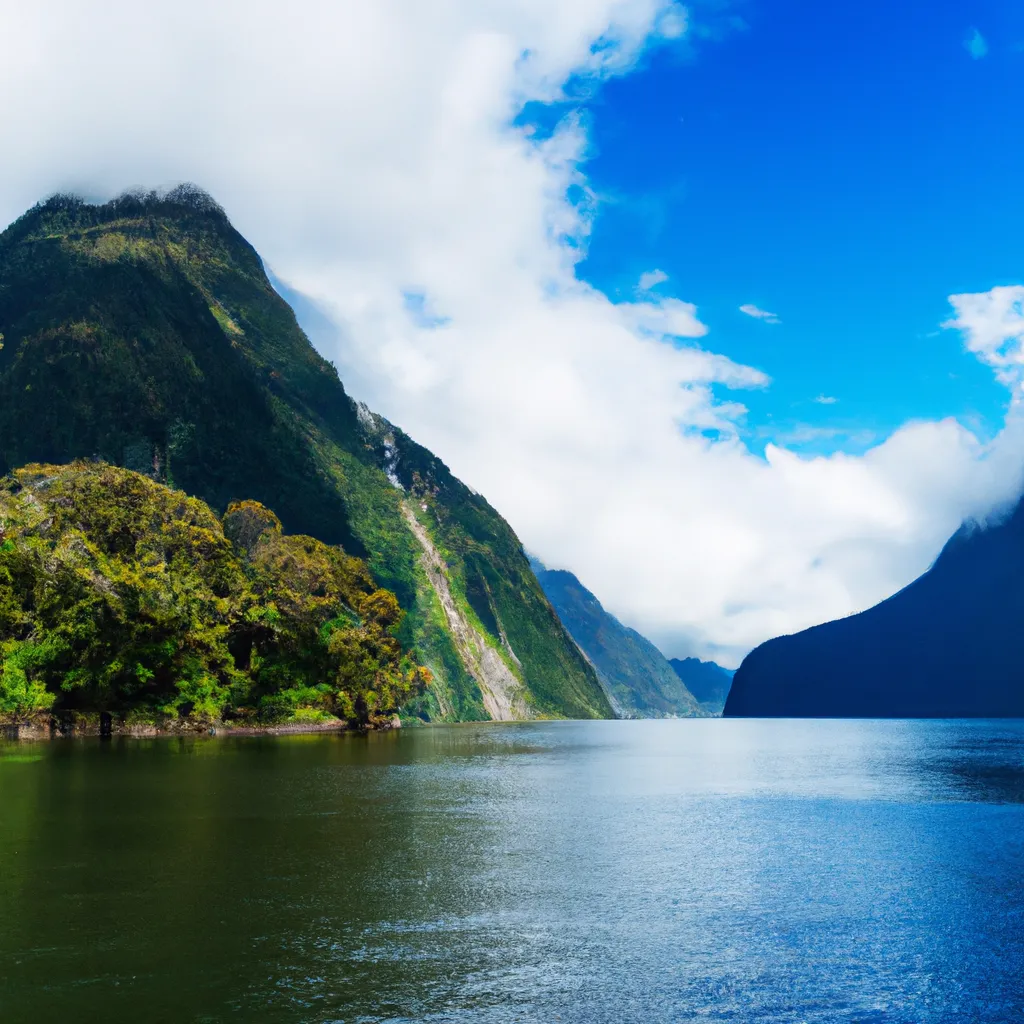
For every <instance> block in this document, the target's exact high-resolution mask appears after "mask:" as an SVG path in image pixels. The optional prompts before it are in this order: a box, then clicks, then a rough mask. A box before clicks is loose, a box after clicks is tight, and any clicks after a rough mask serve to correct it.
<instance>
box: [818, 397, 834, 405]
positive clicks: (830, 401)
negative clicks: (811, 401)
mask: <svg viewBox="0 0 1024 1024" xmlns="http://www.w3.org/2000/svg"><path fill="white" fill-rule="evenodd" d="M815 401H816V402H817V403H818V405H835V404H836V402H838V401H839V399H838V398H833V397H832V396H831V395H818V397H817V398H816V399H815Z"/></svg>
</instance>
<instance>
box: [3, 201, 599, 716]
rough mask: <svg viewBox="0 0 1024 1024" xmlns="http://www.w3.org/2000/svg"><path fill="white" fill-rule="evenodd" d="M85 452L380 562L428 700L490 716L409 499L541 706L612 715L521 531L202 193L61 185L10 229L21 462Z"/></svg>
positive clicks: (11, 454) (9, 441)
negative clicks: (442, 600)
mask: <svg viewBox="0 0 1024 1024" xmlns="http://www.w3.org/2000/svg"><path fill="white" fill-rule="evenodd" d="M82 458H86V459H92V458H100V459H103V460H104V461H106V462H109V463H112V464H116V465H121V466H126V467H128V468H130V469H135V470H138V471H141V472H144V473H146V474H149V475H151V476H152V477H153V478H154V479H157V480H160V481H163V482H166V483H168V484H169V485H171V486H173V487H177V488H181V489H182V490H184V491H186V492H187V493H189V494H193V495H197V496H198V497H200V498H202V499H203V500H204V501H206V502H207V503H208V504H209V505H210V506H211V507H212V508H213V509H216V510H217V511H218V512H219V511H222V510H224V509H225V508H226V507H227V506H228V505H229V504H230V503H232V502H237V501H239V500H241V499H245V498H251V499H255V500H257V501H259V502H261V503H262V504H263V505H265V506H267V507H268V508H272V509H274V511H275V512H276V513H277V514H278V515H280V517H281V520H282V522H283V524H284V529H285V532H287V533H302V534H308V535H310V536H312V537H316V538H318V539H319V540H321V541H323V542H325V543H328V544H340V545H342V546H343V547H344V549H345V550H346V551H348V552H349V553H350V554H352V555H356V556H359V557H363V558H365V559H366V561H367V563H368V565H369V569H370V572H371V573H372V574H373V577H374V579H376V580H377V581H379V583H380V585H381V586H383V587H386V588H387V589H389V590H391V591H393V592H394V594H395V595H396V597H397V599H398V602H399V604H400V605H401V607H402V609H404V610H405V611H406V613H407V614H406V617H405V619H404V620H403V622H402V625H401V626H400V628H399V638H400V640H401V642H402V643H403V645H404V646H405V647H406V648H410V649H415V650H416V652H417V655H418V657H419V659H420V660H421V661H422V662H423V663H424V664H426V665H428V666H429V667H430V668H431V670H432V671H433V672H434V682H433V683H432V685H431V687H430V688H429V691H428V692H427V693H426V694H425V695H424V696H423V697H421V698H420V699H418V700H416V701H415V702H414V703H413V704H412V705H411V706H410V708H409V710H410V711H411V712H413V713H415V714H417V715H420V716H422V717H426V718H438V717H447V718H456V719H462V720H465V719H473V718H483V717H486V714H485V712H484V709H483V704H482V700H481V693H480V690H479V688H478V686H477V683H476V681H475V680H474V679H473V678H472V676H471V675H470V674H469V672H468V671H467V668H466V665H465V664H464V663H463V661H462V660H461V659H460V656H459V654H458V652H457V650H456V647H455V645H454V643H453V640H452V636H451V632H450V630H449V628H448V626H447V623H446V621H445V618H444V615H443V613H442V611H441V608H440V606H439V604H438V602H437V598H436V595H435V594H434V593H433V591H432V589H431V587H430V585H429V583H428V581H427V579H426V577H425V575H424V573H423V571H422V568H421V567H420V565H419V556H420V547H419V545H418V543H417V541H416V540H415V538H414V537H413V536H412V534H411V533H410V531H409V528H408V526H407V524H406V522H405V519H404V514H405V510H404V509H403V503H404V504H405V506H406V509H408V508H412V509H413V510H414V511H415V513H416V515H417V516H421V517H422V518H421V521H422V522H423V523H424V526H425V528H427V529H428V530H429V531H430V533H431V535H432V537H433V538H434V541H435V543H436V545H437V547H438V549H439V550H440V551H441V552H442V553H443V555H444V557H445V558H446V560H447V562H448V568H449V572H450V578H451V586H452V592H453V594H455V595H456V597H457V598H458V599H459V600H460V602H462V604H463V605H464V606H465V608H466V609H467V614H469V615H470V616H471V618H472V619H473V620H474V621H475V622H478V623H479V626H480V629H481V630H482V631H483V633H484V634H485V635H486V636H488V637H489V642H491V643H493V645H494V646H495V648H496V649H499V650H500V651H501V652H502V656H503V657H504V656H506V654H507V657H508V661H509V664H510V666H511V667H512V670H513V671H514V672H515V673H516V674H518V675H520V676H521V677H522V679H523V681H524V683H525V696H526V699H527V700H528V701H529V702H530V704H531V706H532V711H533V712H534V713H536V714H539V715H566V716H570V717H595V716H608V715H610V714H611V709H610V706H609V704H608V702H607V700H606V698H605V696H604V693H603V691H602V690H601V687H600V684H599V682H598V680H597V677H596V676H595V674H594V672H593V670H592V669H591V667H590V666H589V665H588V664H587V662H586V660H585V659H584V658H583V657H582V656H581V655H580V653H579V651H578V650H577V649H576V647H575V645H574V644H573V643H572V641H571V639H570V638H569V636H568V635H567V634H566V632H565V630H564V629H563V628H562V626H561V624H560V623H559V621H558V618H557V616H556V615H555V614H554V612H553V611H552V609H551V606H550V604H549V603H548V601H547V600H546V598H545V597H544V595H543V593H542V592H541V590H540V588H539V586H538V584H537V582H536V580H535V579H534V577H533V574H532V572H531V571H530V567H529V564H528V562H527V559H526V557H525V555H524V554H523V551H522V547H521V545H520V543H519V540H518V538H517V537H516V535H515V533H514V532H513V531H512V529H511V528H510V527H509V525H508V524H507V523H506V522H505V521H504V520H503V519H502V518H501V516H499V515H498V513H497V512H496V511H495V510H494V509H493V508H491V506H490V505H489V504H488V503H487V502H486V501H485V500H484V499H483V498H482V497H480V496H479V495H477V494H474V493H473V492H472V491H470V490H469V489H468V488H467V487H465V486H464V485H463V484H462V483H461V482H460V481H458V480H457V479H456V478H455V477H454V476H452V475H451V473H450V472H449V471H448V469H447V467H445V466H444V464H443V463H442V462H441V461H440V460H438V459H437V458H435V457H434V456H433V455H432V454H431V453H430V452H428V451H426V450H425V449H424V448H422V447H420V446H419V445H417V444H415V443H414V442H413V441H411V440H410V439H409V438H407V437H406V436H405V435H404V434H402V433H401V431H399V430H397V429H395V428H393V427H392V426H391V424H389V423H387V422H386V421H385V420H382V419H380V418H379V417H376V416H373V415H372V414H370V413H368V412H366V411H365V410H364V409H361V408H360V407H357V405H356V404H355V403H354V402H353V401H352V400H351V399H350V398H349V396H348V395H347V394H346V393H345V390H344V388H343V386H342V383H341V381H340V380H339V379H338V375H337V372H336V371H335V368H334V367H333V366H332V365H331V364H330V363H329V362H327V361H326V360H325V359H323V358H322V357H321V356H320V355H319V354H318V353H317V352H316V351H315V349H314V348H313V347H312V345H310V343H309V340H308V339H307V338H306V336H305V334H303V332H302V331H301V329H300V328H299V326H298V323H297V322H296V319H295V315H294V313H293V312H292V310H291V309H290V307H289V306H288V305H287V303H286V302H285V301H284V300H283V299H282V298H281V296H280V295H279V294H278V293H277V292H276V291H275V290H274V288H273V286H272V285H271V283H270V281H269V280H268V278H267V275H266V273H265V272H264V269H263V265H262V263H261V261H260V258H259V256H258V255H257V254H256V252H255V251H254V250H253V248H252V246H250V245H249V244H248V242H246V241H245V239H244V238H242V236H241V235H239V234H238V232H237V231H235V229H234V228H233V227H232V226H231V224H230V223H229V222H228V220H227V218H226V216H225V215H224V213H223V211H222V210H221V209H220V208H219V207H218V206H217V205H216V204H215V203H213V201H212V200H210V199H209V197H208V196H205V195H204V194H203V193H202V192H200V191H198V190H195V189H188V188H181V189H177V190H175V191H173V192H172V193H170V194H168V195H166V196H158V195H155V194H142V193H140V194H129V195H125V196H122V197H119V198H118V199H116V200H114V201H112V202H110V203H107V204H104V205H102V206H94V205H90V204H87V203H83V202H82V201H81V200H78V199H75V198H73V197H62V196H58V197H54V198H52V199H50V200H48V201H47V202H45V203H43V204H41V205H39V206H37V207H35V208H34V209H32V210H30V211H29V212H28V213H26V214H25V215H24V216H23V217H22V218H20V219H19V220H18V221H16V222H15V223H14V224H13V225H12V226H11V227H10V228H8V229H7V230H6V231H4V232H3V233H2V234H0V473H5V472H9V471H10V470H12V469H14V468H15V467H18V466H22V465H25V464H27V463H33V462H45V463H66V462H70V461H71V460H74V459H82ZM389 474H390V477H391V479H389ZM395 480H397V481H400V483H401V485H402V487H401V488H400V487H396V486H394V481H395ZM402 488H404V490H403V489H402ZM410 498H414V499H415V500H414V501H413V502H410ZM424 506H425V507H424ZM511 652H514V654H512V653H511Z"/></svg>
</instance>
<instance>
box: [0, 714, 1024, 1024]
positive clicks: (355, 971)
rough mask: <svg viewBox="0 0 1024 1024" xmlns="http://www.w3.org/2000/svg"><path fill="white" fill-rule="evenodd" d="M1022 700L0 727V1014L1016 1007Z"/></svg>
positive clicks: (597, 1015)
mask: <svg viewBox="0 0 1024 1024" xmlns="http://www.w3.org/2000/svg"><path fill="white" fill-rule="evenodd" d="M1022 882H1024V723H1021V722H1001V723H994V722H836V721H825V722H786V721H771V722H769V721H721V720H697V721H676V722H594V723H547V724H538V725H518V726H493V725H492V726H457V727H451V728H434V729H422V730H407V731H404V732H402V733H401V734H397V735H396V734H387V735H375V736H369V737H338V736H300V737H288V738H278V739H245V740H217V739H213V740H192V741H177V740H160V741H149V742H147V741H124V742H119V741H116V740H115V741H113V742H109V743H101V742H99V741H81V742H57V743H52V744H40V745H26V744H22V745H8V746H0V1020H2V1021H3V1022H4V1024H19V1022H22V1021H24V1022H29V1021H31V1022H48V1021H63V1022H66V1021H75V1022H79V1021H104V1022H120V1021H125V1022H128V1021H131V1022H138V1021H140V1020H145V1021H151V1022H159V1021H166V1022H175V1024H178V1022H183V1021H204V1022H214V1021H259V1022H264V1021H266V1022H276V1021H289V1022H291V1021H303V1022H304V1021H310V1022H327V1021H345V1022H346V1024H350V1022H369V1021H421V1020H425V1021H454V1022H470V1021H472V1022H498V1021H500V1022H506V1021H529V1022H534V1021H536V1022H545V1024H548V1022H552V1021H559V1020H561V1021H563V1022H579V1024H600V1022H620V1021H629V1022H631V1021H636V1022H644V1024H647V1022H662V1021H665V1022H667V1021H672V1022H675V1021H738V1022H744V1024H746V1022H759V1021H772V1022H776V1021H786V1022H819V1021H820V1022H829V1024H832V1022H854V1021H856V1022H863V1024H868V1022H870V1024H879V1022H890V1021H891V1022H907V1024H911V1022H913V1024H923V1022H937V1021H956V1022H958V1024H959V1022H968V1021H992V1022H1000V1024H1003V1022H1008V1021H1015V1020H1021V1019H1024V977H1022V968H1024V885H1022Z"/></svg>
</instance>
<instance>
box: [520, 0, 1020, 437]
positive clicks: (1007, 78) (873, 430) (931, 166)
mask: <svg viewBox="0 0 1024 1024" xmlns="http://www.w3.org/2000/svg"><path fill="white" fill-rule="evenodd" d="M690 13H691V31H690V34H689V36H688V38H687V41H686V42H685V44H683V46H682V47H675V48H664V49H661V50H658V51H656V52H654V53H653V54H652V55H651V56H650V57H649V58H648V61H647V65H646V67H645V69H643V70H641V71H640V72H638V73H635V74H633V75H630V76H627V77H624V78H621V79H616V80H613V81H611V82H608V83H606V84H605V85H603V87H602V88H601V89H600V90H599V91H598V92H597V94H596V95H595V96H594V97H593V98H592V99H590V100H589V101H587V102H586V103H585V104H584V108H585V111H586V116H587V117H588V119H589V122H590V124H589V128H590V134H591V138H592V140H593V151H592V156H591V159H590V160H589V162H588V164H587V176H588V179H589V185H590V187H591V188H592V189H593V190H594V191H595V192H596V193H597V195H598V197H599V203H598V213H597V217H596V221H595V224H594V231H593V236H592V238H591V240H590V244H589V250H588V257H587V259H586V260H585V262H584V263H583V264H582V266H581V268H580V274H581V276H582V277H584V278H585V279H587V280H589V281H590V282H591V283H593V284H595V285H596V286H598V287H600V288H601V289H603V290H605V291H607V292H608V293H609V294H612V295H620V296H623V297H626V296H628V295H629V294H630V292H631V291H632V289H633V288H634V287H635V284H636V281H637V278H638V277H639V275H640V273H641V272H642V271H645V270H650V269H651V268H654V267H657V268H660V269H662V270H664V271H665V272H666V273H667V274H668V275H669V280H668V281H667V282H666V283H665V284H663V285H661V286H660V287H661V290H662V291H664V292H666V293H671V294H676V295H678V296H679V297H680V298H684V299H687V300H689V301H692V302H695V303H697V305H698V307H699V314H700V316H701V319H702V320H704V322H706V323H707V324H708V326H709V327H710V335H709V337H708V339H707V344H708V345H709V346H710V347H713V348H714V349H715V350H716V351H720V352H723V353H725V354H726V355H729V356H731V357H732V358H734V359H736V360H738V361H740V362H743V363H749V364H751V365H754V366H757V367H758V368H760V369H763V370H764V371H766V372H767V373H768V374H770V375H771V377H772V378H773V383H772V386H771V387H770V389H768V390H767V391H766V392H762V393H750V394H745V395H744V396H742V397H743V400H744V401H745V402H746V404H747V405H748V406H749V408H750V410H751V411H750V417H749V422H748V428H749V431H750V439H751V441H752V442H753V443H754V444H755V445H756V443H757V439H758V438H766V439H767V438H777V439H781V440H785V441H787V442H788V443H790V444H791V445H795V446H796V447H798V448H802V449H804V450H829V449H831V448H834V447H841V448H845V449H848V450H859V449H862V448H863V447H864V446H865V445H866V443H867V442H868V440H869V439H870V438H871V437H873V436H882V435H884V434H886V433H888V432H889V431H891V430H892V429H894V428H896V427H897V426H898V425H899V424H901V423H903V422H905V421H907V420H908V419H913V418H918V417H925V418H939V417H943V416H956V417H957V418H959V419H960V420H961V421H962V422H963V423H965V424H966V425H968V426H970V427H972V429H975V430H976V431H979V432H980V433H981V434H982V436H987V435H989V434H991V433H992V432H993V431H994V430H995V429H997V428H998V426H999V425H1000V423H1001V421H1002V412H1003V410H1004V407H1005V404H1006V400H1007V396H1006V392H1005V391H1004V389H1002V388H1001V387H999V386H998V385H997V384H996V383H994V381H993V379H992V374H991V372H990V370H989V369H987V368H986V367H983V366H982V365H980V364H979V363H978V362H977V361H976V360H975V359H973V358H972V357H971V356H969V355H965V354H964V353H963V351H962V341H961V337H960V335H959V334H958V333H957V332H954V331H940V330H939V326H938V325H939V324H940V323H941V322H942V321H943V320H944V319H946V318H947V316H948V315H949V306H948V303H947V302H946V296H947V295H949V294H951V293H956V292H967V291H983V290H987V289H989V288H991V287H992V286H994V285H997V284H1010V283H1015V282H1018V281H1019V280H1020V279H1021V276H1022V272H1024V252H1022V249H1024V245H1022V240H1021V227H1022V225H1024V188H1022V167H1024V133H1022V131H1021V128H1022V122H1024V4H1021V3H1009V2H1004V3H996V2H989V3H984V2H983V3H970V4H965V3H934V2H932V3H925V2H918V0H911V2H905V0H904V2H900V3H896V4H893V3H891V2H890V3H885V2H880V0H867V2H864V3H860V4H857V5H846V4H844V5H837V4H830V3H821V2H806V0H772V2H767V0H766V2H747V3H737V4H729V5H725V4H710V3H703V4H701V3H698V4H696V5H694V6H691V8H690ZM558 113H559V112H558V111H557V110H556V111H547V112H541V111H538V110H537V109H536V108H534V109H532V110H531V111H530V116H531V117H536V118H538V119H539V120H546V121H548V122H550V121H551V119H552V118H553V117H557V116H558ZM747 303H752V304H755V305H756V306H758V307H760V308H761V309H764V310H768V311H771V312H774V313H777V314H778V316H779V317H780V319H781V323H780V324H776V325H772V324H768V323H765V322H761V321H758V320H755V319H752V318H750V317H748V316H745V315H743V314H742V313H740V312H739V311H738V307H739V306H740V305H742V304H747ZM819 395H824V396H828V397H832V398H835V399H836V400H837V401H836V402H835V403H832V404H827V405H826V404H818V403H816V402H815V401H814V399H815V398H816V397H817V396H819ZM800 425H804V427H803V429H800ZM808 426H809V427H812V428H814V429H818V430H825V431H831V430H836V431H842V432H844V433H840V434H838V435H836V436H834V437H830V436H828V435H823V436H820V437H815V436H813V434H814V431H813V430H807V429H806V428H807V427H808ZM798 436H804V437H807V438H808V440H807V441H804V442H799V441H795V440H794V438H795V437H798Z"/></svg>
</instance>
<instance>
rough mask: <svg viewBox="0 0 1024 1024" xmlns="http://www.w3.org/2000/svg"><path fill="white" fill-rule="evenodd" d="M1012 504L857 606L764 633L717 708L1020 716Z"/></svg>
mask: <svg viewBox="0 0 1024 1024" xmlns="http://www.w3.org/2000/svg"><path fill="white" fill-rule="evenodd" d="M1022 622H1024V504H1021V505H1018V506H1017V508H1016V509H1015V510H1014V511H1013V512H1012V514H1011V515H1010V516H1009V517H1008V518H1007V519H1005V520H1004V521H1003V522H1001V523H1000V524H998V525H993V526H990V527H988V528H987V529H982V528H980V527H979V526H977V525H975V524H965V525H964V526H963V527H961V529H960V530H959V531H958V532H957V533H956V534H955V535H954V536H953V537H952V539H951V540H950V541H949V542H948V543H947V544H946V546H945V548H944V549H943V550H942V553H941V554H940V555H939V557H938V559H936V561H935V564H934V565H933V566H932V568H931V569H930V570H929V571H928V572H926V573H925V574H924V575H923V576H921V577H919V578H918V579H916V580H915V581H914V582H913V583H911V584H910V585H909V586H908V587H906V588H904V589H903V590H901V591H900V592H899V593H898V594H896V595H894V596H893V597H890V598H889V599H888V600H886V601H883V602H882V603H881V604H879V605H876V606H875V607H874V608H870V609H868V610H867V611H865V612H861V613H860V614H858V615H851V616H850V617H849V618H845V619H839V620H838V621H835V622H827V623H825V624H824V625H821V626H815V627H814V628H812V629H806V630H804V631H803V632H801V633H795V634H793V635H792V636H784V637H778V638H777V639H775V640H769V641H768V642H767V643H765V644H762V645H761V646H760V647H758V648H756V649H755V650H754V651H752V652H751V653H750V654H748V655H747V657H746V658H745V659H744V661H743V664H742V665H741V666H740V668H739V670H738V671H737V672H736V678H735V680H734V681H733V686H732V690H731V692H730V694H729V700H728V702H727V703H726V706H725V714H726V715H753V716H764V717H770V716H792V717H808V716H813V717H837V718H979V717H980V718H989V717H991V718H997V717H1019V716H1024V662H1022V659H1021V653H1020V635H1021V633H1020V630H1021V623H1022Z"/></svg>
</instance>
